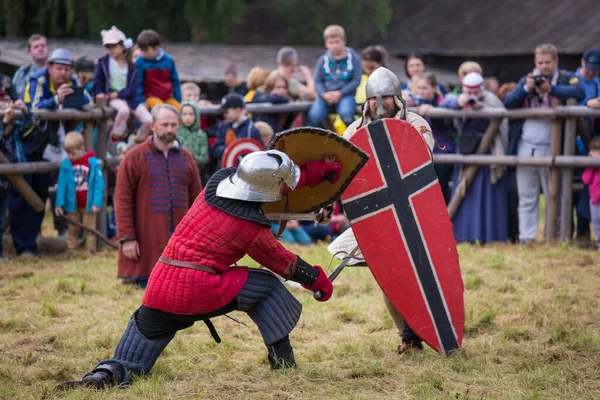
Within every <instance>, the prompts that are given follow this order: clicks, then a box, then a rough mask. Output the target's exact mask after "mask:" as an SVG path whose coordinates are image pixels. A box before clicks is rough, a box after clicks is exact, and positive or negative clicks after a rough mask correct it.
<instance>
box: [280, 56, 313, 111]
mask: <svg viewBox="0 0 600 400" xmlns="http://www.w3.org/2000/svg"><path fill="white" fill-rule="evenodd" d="M296 70H298V71H299V72H300V74H302V77H303V78H304V81H305V82H306V84H304V83H302V82H300V81H299V80H298V79H296V78H295V77H294V72H296ZM277 71H278V72H279V73H280V74H282V75H283V76H284V77H285V78H286V79H287V80H288V92H287V97H288V98H290V99H292V100H309V101H312V100H315V99H316V98H317V92H316V91H315V80H314V78H313V76H312V73H311V71H310V68H308V67H307V66H306V65H298V52H297V51H296V49H294V48H293V47H282V48H281V49H279V51H278V52H277Z"/></svg>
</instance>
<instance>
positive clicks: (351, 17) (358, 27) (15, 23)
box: [0, 0, 392, 45]
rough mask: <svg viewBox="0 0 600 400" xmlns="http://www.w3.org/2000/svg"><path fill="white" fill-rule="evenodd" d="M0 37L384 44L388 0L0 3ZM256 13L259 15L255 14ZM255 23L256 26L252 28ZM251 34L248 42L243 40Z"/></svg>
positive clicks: (27, 0)
mask: <svg viewBox="0 0 600 400" xmlns="http://www.w3.org/2000/svg"><path fill="white" fill-rule="evenodd" d="M0 4H1V10H2V12H1V13H0V36H9V37H27V36H29V35H31V34H33V33H42V34H45V35H46V36H49V37H55V38H76V39H89V40H98V39H99V37H100V31H101V30H102V29H109V28H110V27H111V26H112V25H116V26H118V27H119V28H120V29H121V30H123V31H124V32H125V33H126V34H127V35H128V36H131V37H132V38H134V39H135V37H136V36H137V34H138V33H139V32H140V31H142V30H143V29H147V28H152V29H156V30H157V31H158V32H160V33H161V35H162V36H163V37H164V39H165V40H169V41H175V42H177V41H179V42H209V43H234V42H235V43H248V42H249V41H252V42H254V43H256V44H259V43H283V42H286V43H290V44H307V45H314V44H320V43H322V32H323V28H324V27H325V26H326V25H328V24H332V23H337V24H340V25H343V26H344V27H346V32H347V36H348V39H349V41H357V42H359V43H362V42H366V41H368V40H372V39H383V38H385V35H386V32H387V27H388V24H389V22H390V18H391V14H392V12H391V5H390V1H389V0H219V1H214V0H180V1H177V2H168V1H164V0H105V1H95V0H45V1H39V0H0ZM256 9H260V10H261V12H260V14H256V13H253V10H256ZM257 19H258V20H257ZM251 30H254V31H255V32H254V34H253V35H248V34H247V32H249V31H251Z"/></svg>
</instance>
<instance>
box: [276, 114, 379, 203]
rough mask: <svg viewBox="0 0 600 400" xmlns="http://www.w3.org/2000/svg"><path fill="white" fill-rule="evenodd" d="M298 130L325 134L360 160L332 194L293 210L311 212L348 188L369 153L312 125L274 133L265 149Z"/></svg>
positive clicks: (340, 137) (320, 134)
mask: <svg viewBox="0 0 600 400" xmlns="http://www.w3.org/2000/svg"><path fill="white" fill-rule="evenodd" d="M298 131H301V132H307V133H311V134H317V135H319V136H327V137H328V139H331V140H335V141H336V142H338V143H341V145H342V146H343V147H346V148H348V149H350V151H352V152H353V153H356V154H357V155H358V156H359V157H360V162H359V163H358V164H357V165H356V167H355V168H354V169H353V170H352V171H351V172H350V174H349V175H348V178H347V179H346V181H345V182H344V184H342V186H340V188H339V189H338V190H337V191H336V192H335V193H334V194H333V195H331V196H330V197H329V198H327V199H326V200H324V201H322V202H320V203H319V204H317V205H315V206H312V207H310V208H306V209H303V210H300V211H295V212H300V213H309V212H313V211H318V210H320V209H321V208H323V207H327V206H329V205H331V204H332V203H333V202H335V201H336V200H337V199H339V198H340V197H341V196H342V194H343V193H344V191H345V190H346V189H347V188H348V186H350V183H352V180H353V179H354V178H355V177H356V175H357V174H358V173H359V172H360V170H361V169H362V168H363V167H364V166H365V165H366V164H367V161H369V154H368V153H367V152H365V151H364V150H362V149H360V148H359V147H358V146H356V145H355V144H353V143H352V142H350V141H349V140H348V139H345V138H344V137H342V136H341V135H338V134H337V133H335V132H332V131H330V130H327V129H323V128H316V127H312V126H301V127H298V128H290V129H286V130H285V131H281V132H278V133H276V134H275V135H274V136H273V137H272V138H271V141H270V142H269V144H268V145H267V148H266V149H265V150H277V149H275V148H274V147H275V145H276V144H277V143H278V142H279V141H280V140H282V139H283V138H285V137H287V136H291V135H294V134H296V132H298ZM284 153H285V151H284ZM292 161H293V160H292ZM294 162H295V161H294Z"/></svg>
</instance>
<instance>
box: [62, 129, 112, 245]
mask: <svg viewBox="0 0 600 400" xmlns="http://www.w3.org/2000/svg"><path fill="white" fill-rule="evenodd" d="M63 147H64V149H65V151H66V152H67V156H68V157H67V158H65V159H64V160H63V162H62V163H61V165H60V170H59V173H58V188H57V190H56V209H55V213H56V215H57V216H63V215H65V214H66V215H67V216H68V217H69V218H72V219H74V220H75V221H77V222H82V223H83V225H85V226H86V227H88V228H92V229H96V216H97V214H98V213H99V212H100V210H101V208H102V202H103V201H104V176H103V175H102V165H101V163H100V160H99V159H97V158H96V157H94V152H93V151H89V152H86V151H85V147H84V140H83V135H82V134H81V133H79V132H69V133H67V134H66V136H65V140H64V141H63ZM79 231H80V228H79V226H77V225H75V224H70V225H69V230H68V231H67V248H68V249H69V252H70V253H71V254H72V252H73V251H74V250H75V249H76V248H77V244H78V241H79ZM85 247H86V249H87V251H88V253H91V252H94V251H95V250H96V235H95V234H94V233H92V232H88V231H86V232H85Z"/></svg>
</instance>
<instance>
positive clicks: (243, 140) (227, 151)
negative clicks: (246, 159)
mask: <svg viewBox="0 0 600 400" xmlns="http://www.w3.org/2000/svg"><path fill="white" fill-rule="evenodd" d="M242 143H251V144H255V145H257V147H258V150H254V151H264V150H265V147H264V146H263V144H262V143H261V142H259V141H258V140H256V139H252V138H241V139H237V140H235V141H234V142H232V143H231V144H230V145H229V146H227V148H226V149H225V152H224V153H223V156H222V157H221V163H222V164H221V167H222V168H229V167H233V168H236V167H237V166H234V165H230V166H226V165H225V164H223V161H226V160H227V159H228V158H229V155H230V153H232V152H233V151H235V148H236V147H238V146H239V145H240V144H242ZM234 154H235V153H234Z"/></svg>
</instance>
